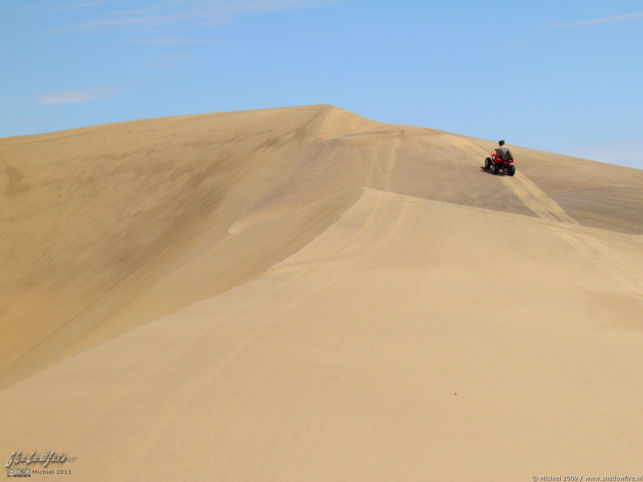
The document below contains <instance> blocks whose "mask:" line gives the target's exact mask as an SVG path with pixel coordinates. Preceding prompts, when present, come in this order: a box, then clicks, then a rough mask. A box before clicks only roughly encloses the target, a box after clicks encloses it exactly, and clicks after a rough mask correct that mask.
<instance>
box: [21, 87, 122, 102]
mask: <svg viewBox="0 0 643 482" xmlns="http://www.w3.org/2000/svg"><path fill="white" fill-rule="evenodd" d="M114 94H115V91H114V89H96V88H95V89H75V90H63V91H58V92H49V93H47V94H44V95H42V96H40V97H36V98H35V99H33V103H34V104H42V105H59V104H79V103H81V102H88V101H90V100H95V99H102V98H103V97H109V96H112V95H114Z"/></svg>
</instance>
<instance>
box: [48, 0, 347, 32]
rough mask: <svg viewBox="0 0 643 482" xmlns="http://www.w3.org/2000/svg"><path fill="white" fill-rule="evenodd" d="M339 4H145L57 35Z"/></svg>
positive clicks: (217, 0)
mask: <svg viewBox="0 0 643 482" xmlns="http://www.w3.org/2000/svg"><path fill="white" fill-rule="evenodd" d="M338 1H339V0H174V1H171V2H163V3H159V2H151V1H150V2H147V3H146V4H144V5H143V8H137V9H129V10H127V9H126V10H114V11H110V12H102V13H101V16H100V17H95V18H93V19H88V20H87V21H85V22H81V23H76V24H71V25H66V26H64V27H62V28H59V29H58V30H57V31H58V32H82V31H94V30H105V29H108V30H109V29H112V30H121V31H131V32H141V31H153V30H156V31H157V32H156V33H157V34H158V30H159V29H165V28H167V27H175V26H182V27H185V28H192V27H195V26H199V25H212V24H218V23H221V22H223V21H224V20H225V19H227V18H228V17H230V16H232V15H248V14H253V13H259V12H274V11H285V10H300V9H306V8H316V7H324V6H329V5H332V4H335V3H337V2H338Z"/></svg>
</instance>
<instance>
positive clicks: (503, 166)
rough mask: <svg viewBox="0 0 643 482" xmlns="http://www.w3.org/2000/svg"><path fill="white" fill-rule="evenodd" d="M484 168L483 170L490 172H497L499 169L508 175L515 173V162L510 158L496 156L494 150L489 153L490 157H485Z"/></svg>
mask: <svg viewBox="0 0 643 482" xmlns="http://www.w3.org/2000/svg"><path fill="white" fill-rule="evenodd" d="M484 169H485V171H489V170H491V174H498V173H499V172H500V171H504V173H505V174H509V175H510V176H513V175H514V174H516V164H515V163H514V161H512V160H511V159H509V160H508V161H505V160H504V159H502V158H500V157H498V155H497V154H496V153H495V152H493V153H491V157H487V158H486V159H485V160H484Z"/></svg>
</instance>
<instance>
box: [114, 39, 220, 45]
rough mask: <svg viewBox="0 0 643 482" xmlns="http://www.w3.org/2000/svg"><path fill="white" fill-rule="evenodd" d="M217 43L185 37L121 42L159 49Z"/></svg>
mask: <svg viewBox="0 0 643 482" xmlns="http://www.w3.org/2000/svg"><path fill="white" fill-rule="evenodd" d="M218 42H219V41H218V40H213V39H196V38H187V37H152V38H137V39H130V40H124V41H123V43H124V44H127V45H151V46H159V47H194V46H199V45H207V44H212V43H218Z"/></svg>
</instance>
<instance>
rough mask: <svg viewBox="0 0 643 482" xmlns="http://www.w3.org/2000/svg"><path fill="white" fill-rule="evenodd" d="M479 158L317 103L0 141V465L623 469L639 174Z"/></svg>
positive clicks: (637, 388)
mask: <svg viewBox="0 0 643 482" xmlns="http://www.w3.org/2000/svg"><path fill="white" fill-rule="evenodd" d="M493 146H494V143H493V142H491V141H485V140H480V139H472V138H467V137H464V136H458V135H455V134H450V133H446V132H441V131H436V130H432V129H423V128H419V127H413V126H397V125H387V124H381V123H377V122H374V121H370V120H367V119H364V118H361V117H359V116H357V115H355V114H352V113H350V112H347V111H344V110H342V109H339V108H337V107H333V106H325V105H324V106H304V107H295V108H286V109H267V110H260V111H246V112H230V113H221V114H208V115H196V116H182V117H172V118H164V119H151V120H145V121H136V122H126V123H120V124H111V125H106V126H96V127H90V128H86V129H76V130H70V131H63V132H58V133H49V134H43V135H38V136H26V137H16V138H7V139H0V189H1V190H2V191H1V196H2V205H1V206H2V207H1V211H0V224H1V226H2V231H1V232H2V238H1V243H0V248H1V250H0V265H1V266H2V267H3V269H2V271H1V272H0V329H1V330H2V333H3V341H4V343H3V344H2V345H1V346H0V386H1V387H2V391H0V403H1V404H2V407H3V409H5V410H6V412H7V413H10V414H11V416H10V417H7V420H5V421H4V422H5V423H4V425H3V431H2V435H0V449H1V450H4V451H5V453H6V456H7V457H8V456H9V454H10V453H11V452H13V451H17V450H22V451H25V452H30V451H33V450H44V449H49V450H56V451H64V452H66V453H68V455H71V456H74V457H76V461H75V462H74V464H73V467H72V466H71V465H68V466H67V467H66V468H69V467H71V468H73V474H72V475H71V476H69V480H137V481H140V480H174V479H177V480H185V479H190V480H273V479H274V480H320V481H328V480H382V481H385V480H386V481H390V480H467V479H471V478H476V479H481V480H508V481H509V480H512V481H513V480H528V479H529V478H530V477H531V476H532V475H534V474H536V473H540V474H552V475H559V474H568V473H580V471H583V473H585V474H590V472H591V473H595V474H596V475H612V474H614V473H619V474H620V473H622V474H623V475H627V474H629V475H637V474H638V472H637V471H639V472H640V469H641V467H640V454H641V451H642V450H643V442H642V441H641V437H640V436H638V435H637V434H640V433H641V432H642V431H643V415H642V414H641V411H640V409H639V407H641V406H643V388H642V387H641V384H640V383H639V380H638V378H639V375H640V374H639V370H638V369H637V367H640V366H643V355H642V353H643V351H642V350H641V346H642V344H643V325H642V324H641V317H640V314H641V313H643V171H639V170H635V169H627V168H619V167H614V166H608V165H605V164H600V163H595V162H590V161H583V160H579V159H574V158H568V157H564V156H557V155H554V154H549V153H541V152H537V151H533V150H529V149H524V148H520V147H516V148H513V149H514V153H515V155H516V157H517V160H518V173H517V175H516V176H515V177H514V178H510V177H504V176H492V175H489V174H488V173H486V172H484V171H482V170H481V169H480V167H481V165H482V162H483V160H484V157H485V156H486V154H487V152H488V151H489V150H491V149H492V148H493ZM43 394H44V397H45V398H46V403H45V404H43V402H42V400H43ZM615 394H618V396H616V395H615ZM606 440H609V447H610V449H609V450H606V449H605V447H606ZM97 448H98V449H99V450H98V452H97V451H96V450H97ZM178 454H180V460H179V461H177V455H178ZM115 461H118V463H116V462H115ZM186 470H187V471H189V474H188V476H186V473H188V472H186Z"/></svg>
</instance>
